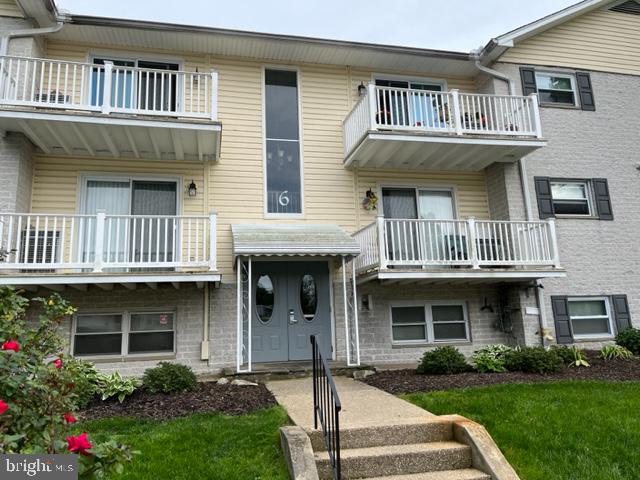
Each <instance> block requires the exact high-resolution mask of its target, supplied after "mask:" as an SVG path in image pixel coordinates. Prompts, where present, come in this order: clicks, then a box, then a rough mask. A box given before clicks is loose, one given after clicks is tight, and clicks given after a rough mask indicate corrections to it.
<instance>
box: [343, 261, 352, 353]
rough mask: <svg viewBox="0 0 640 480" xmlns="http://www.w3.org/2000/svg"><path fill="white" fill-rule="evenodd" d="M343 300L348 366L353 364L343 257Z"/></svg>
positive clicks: (345, 271) (345, 270) (345, 268)
mask: <svg viewBox="0 0 640 480" xmlns="http://www.w3.org/2000/svg"><path fill="white" fill-rule="evenodd" d="M342 299H343V301H344V332H345V340H346V341H347V365H350V363H351V346H350V345H349V307H348V306H347V267H346V265H345V261H344V256H343V257H342Z"/></svg>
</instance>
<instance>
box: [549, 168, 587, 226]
mask: <svg viewBox="0 0 640 480" xmlns="http://www.w3.org/2000/svg"><path fill="white" fill-rule="evenodd" d="M558 183H573V184H577V185H584V191H585V193H586V196H587V198H586V200H587V208H588V209H589V213H558V214H556V217H582V218H587V217H594V216H596V212H595V209H594V206H595V205H594V199H593V186H592V185H591V181H590V180H582V179H574V178H552V179H550V180H549V184H550V186H551V203H555V202H556V201H559V202H563V201H565V202H568V201H570V200H566V199H565V200H563V199H556V198H555V197H554V196H553V184H558ZM554 209H555V207H554Z"/></svg>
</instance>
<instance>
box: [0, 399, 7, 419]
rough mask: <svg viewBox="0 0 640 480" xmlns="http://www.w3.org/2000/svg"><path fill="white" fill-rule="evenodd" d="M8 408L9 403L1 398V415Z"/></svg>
mask: <svg viewBox="0 0 640 480" xmlns="http://www.w3.org/2000/svg"><path fill="white" fill-rule="evenodd" d="M8 408H9V405H7V404H6V403H4V402H3V401H2V400H0V415H2V414H3V413H4V412H6V411H7V409H8Z"/></svg>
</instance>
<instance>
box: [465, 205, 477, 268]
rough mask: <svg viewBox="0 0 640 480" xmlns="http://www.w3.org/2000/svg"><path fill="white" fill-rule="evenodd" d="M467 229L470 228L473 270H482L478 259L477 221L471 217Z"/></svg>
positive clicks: (470, 254) (470, 252)
mask: <svg viewBox="0 0 640 480" xmlns="http://www.w3.org/2000/svg"><path fill="white" fill-rule="evenodd" d="M467 227H468V228H469V256H470V258H469V260H471V265H472V268H474V269H476V270H477V269H479V268H480V259H479V258H478V239H477V235H476V219H475V218H473V217H469V218H468V219H467Z"/></svg>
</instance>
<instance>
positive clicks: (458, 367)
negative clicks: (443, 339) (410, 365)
mask: <svg viewBox="0 0 640 480" xmlns="http://www.w3.org/2000/svg"><path fill="white" fill-rule="evenodd" d="M469 370H470V366H469V364H468V363H467V361H466V360H465V358H464V355H462V353H460V352H459V351H458V349H457V348H454V347H450V346H446V347H438V348H436V349H435V350H431V351H429V352H425V354H424V355H423V356H422V361H421V362H420V365H418V373H425V374H429V375H448V374H452V373H463V372H468V371H469Z"/></svg>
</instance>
